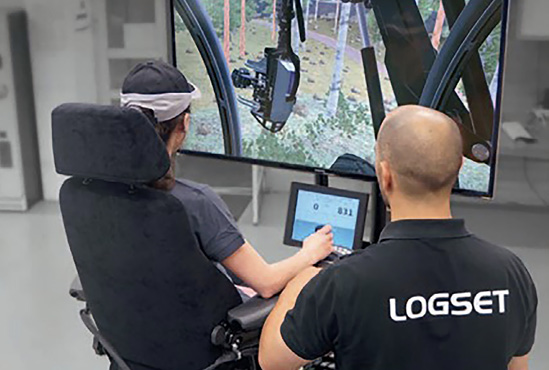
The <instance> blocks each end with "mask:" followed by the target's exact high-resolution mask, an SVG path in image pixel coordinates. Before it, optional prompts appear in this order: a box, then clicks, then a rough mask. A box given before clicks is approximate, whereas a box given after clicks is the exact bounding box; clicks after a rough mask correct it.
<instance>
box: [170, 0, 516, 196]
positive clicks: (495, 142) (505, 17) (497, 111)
mask: <svg viewBox="0 0 549 370" xmlns="http://www.w3.org/2000/svg"><path fill="white" fill-rule="evenodd" d="M174 1H175V0H169V1H168V4H169V6H170V8H169V9H168V13H169V14H170V19H169V22H168V32H169V33H170V35H169V37H171V50H170V52H169V54H170V55H169V58H170V62H171V63H172V65H174V66H175V67H177V57H176V55H177V48H176V41H175V14H176V11H175V3H174ZM508 29H509V0H503V4H502V17H501V43H500V55H499V64H500V68H499V71H498V89H497V94H496V104H495V108H494V124H493V133H492V140H491V144H492V148H493V153H494V155H492V158H491V160H490V164H489V166H490V175H489V176H490V178H489V183H488V190H487V191H486V192H484V191H478V190H471V189H463V188H454V189H452V193H453V194H456V195H462V196H467V197H477V198H487V199H492V198H493V197H494V192H495V186H496V174H497V157H498V155H499V150H498V149H499V140H500V129H501V115H502V107H501V106H502V103H503V77H504V70H505V61H506V55H507V33H508ZM201 57H202V59H203V60H204V58H203V55H202V53H201ZM216 100H217V101H218V104H219V99H218V97H217V96H216ZM220 119H222V117H221V113H220ZM179 153H182V154H186V155H191V156H196V157H208V158H215V159H221V160H227V161H234V162H240V163H247V164H252V165H260V166H266V167H272V168H279V169H288V170H295V171H300V172H307V173H313V174H325V175H334V176H339V177H343V178H349V179H354V180H361V181H365V182H377V178H376V177H375V176H369V175H363V174H356V173H355V174H354V173H349V172H341V171H334V170H331V169H329V168H321V167H314V166H306V165H301V164H293V163H285V162H277V161H271V160H266V159H258V158H249V157H242V156H239V157H237V156H232V155H228V154H220V153H208V152H201V151H195V150H188V149H181V150H180V151H179ZM464 158H465V157H464Z"/></svg>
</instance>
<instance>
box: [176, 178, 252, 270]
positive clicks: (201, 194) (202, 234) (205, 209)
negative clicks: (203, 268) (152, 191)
mask: <svg viewBox="0 0 549 370" xmlns="http://www.w3.org/2000/svg"><path fill="white" fill-rule="evenodd" d="M170 193H171V194H172V195H173V196H174V197H176V198H177V199H179V201H180V202H181V203H182V204H183V205H184V206H185V210H186V211H187V214H188V216H189V220H190V223H191V227H192V229H193V231H194V234H195V236H196V240H197V241H198V244H199V245H200V248H202V251H203V252H204V253H205V254H206V256H208V258H209V259H210V260H212V261H214V262H222V261H223V260H224V259H225V258H227V257H229V256H230V255H232V254H233V253H234V252H236V251H237V250H238V248H240V247H241V246H242V245H243V244H244V238H243V237H242V234H241V233H240V231H239V230H238V227H237V225H236V220H235V218H234V216H233V215H232V214H231V212H230V211H229V208H228V207H227V205H226V204H225V202H224V201H223V200H222V199H221V198H220V197H219V196H218V195H217V194H216V193H214V191H213V190H212V189H211V188H210V187H209V186H208V185H204V184H198V183H196V182H193V181H189V180H176V183H175V187H174V188H173V189H172V190H171V191H170Z"/></svg>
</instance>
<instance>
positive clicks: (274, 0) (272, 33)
mask: <svg viewBox="0 0 549 370" xmlns="http://www.w3.org/2000/svg"><path fill="white" fill-rule="evenodd" d="M271 39H272V40H273V41H275V40H276V0H273V28H272V31H271Z"/></svg>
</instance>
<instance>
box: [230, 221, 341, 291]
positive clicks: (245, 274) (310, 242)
mask: <svg viewBox="0 0 549 370" xmlns="http://www.w3.org/2000/svg"><path fill="white" fill-rule="evenodd" d="M332 246H333V234H332V229H331V227H330V226H325V227H324V228H322V229H321V230H319V231H318V232H317V233H315V234H313V235H311V236H310V237H308V238H307V239H306V240H305V241H304V242H303V248H302V249H300V250H299V252H297V253H296V254H295V255H293V256H292V257H290V258H287V259H285V260H283V261H280V262H277V263H273V264H268V263H267V262H265V260H264V259H263V257H261V256H260V255H259V253H257V251H256V250H255V249H254V248H253V247H252V246H251V245H250V244H249V243H248V242H246V243H244V245H243V246H242V247H240V248H239V249H238V250H237V251H236V252H234V253H233V254H232V255H231V256H229V257H227V258H226V259H224V260H223V261H222V264H223V266H225V267H226V268H227V269H229V270H231V271H232V272H233V273H234V274H235V275H236V276H238V277H239V278H240V279H241V280H242V281H244V282H245V283H246V284H247V285H248V286H249V287H251V288H252V289H254V290H255V291H256V292H258V293H259V295H261V296H262V297H263V298H270V297H272V296H274V295H275V294H277V293H278V292H280V291H281V290H282V289H284V287H285V286H286V284H288V282H289V281H290V280H291V279H293V278H294V277H295V276H296V275H297V274H299V273H300V272H301V271H303V270H304V269H306V268H307V267H310V266H313V265H314V264H315V263H317V262H318V261H320V260H322V259H324V258H326V256H328V255H329V254H330V253H331V252H332V248H333V247H332Z"/></svg>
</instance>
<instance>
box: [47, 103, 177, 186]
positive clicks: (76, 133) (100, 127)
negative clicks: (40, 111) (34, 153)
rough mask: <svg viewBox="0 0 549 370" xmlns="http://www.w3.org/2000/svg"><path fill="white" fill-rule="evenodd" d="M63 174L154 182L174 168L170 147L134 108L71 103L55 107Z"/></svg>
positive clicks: (56, 153) (56, 139) (58, 160)
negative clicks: (168, 149)
mask: <svg viewBox="0 0 549 370" xmlns="http://www.w3.org/2000/svg"><path fill="white" fill-rule="evenodd" d="M52 133H53V155H54V159H55V168H56V170H57V172H58V173H60V174H62V175H68V176H77V177H84V178H93V179H100V180H105V181H111V182H121V183H126V184H136V183H149V182H151V181H154V180H157V179H159V178H161V177H162V176H164V175H165V174H166V172H167V171H168V169H169V168H170V158H169V156H168V153H167V151H166V146H165V145H164V143H163V142H162V140H161V139H160V137H159V136H158V134H157V133H156V131H155V129H154V127H153V125H152V124H151V122H150V121H149V119H148V118H147V117H146V116H145V115H144V114H143V113H142V112H141V111H139V110H137V109H134V108H119V107H113V106H101V105H93V104H79V103H69V104H63V105H61V106H59V107H57V108H55V109H54V110H53V112H52Z"/></svg>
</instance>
